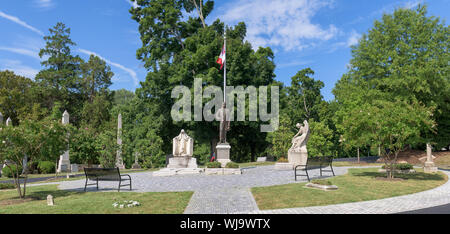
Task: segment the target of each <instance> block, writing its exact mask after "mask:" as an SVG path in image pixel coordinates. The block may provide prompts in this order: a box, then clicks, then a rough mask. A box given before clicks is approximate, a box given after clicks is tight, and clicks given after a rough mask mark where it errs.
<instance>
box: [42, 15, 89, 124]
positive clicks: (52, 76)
mask: <svg viewBox="0 0 450 234" xmlns="http://www.w3.org/2000/svg"><path fill="white" fill-rule="evenodd" d="M44 40H45V41H46V45H45V48H43V49H41V50H40V51H39V56H40V57H41V58H43V59H46V60H44V61H42V62H41V64H42V65H43V66H44V67H45V68H46V69H44V70H41V71H40V72H39V73H38V74H37V75H36V82H37V83H38V84H39V85H40V86H41V87H43V88H44V92H43V94H44V95H45V96H44V98H43V100H44V103H43V105H44V106H45V107H47V108H48V109H52V108H53V105H54V103H55V102H57V101H58V102H60V103H61V105H62V106H63V108H65V109H67V110H68V111H69V112H70V113H71V117H72V118H71V120H73V121H74V122H78V121H79V114H78V110H79V109H81V106H82V100H83V99H82V96H81V95H80V91H79V88H80V63H81V62H82V59H81V58H80V57H79V56H78V55H77V56H74V55H72V54H71V47H72V46H75V45H76V44H75V43H74V42H73V41H72V40H71V39H70V28H67V27H66V25H65V24H63V23H61V22H58V23H57V24H56V25H55V26H54V27H53V28H50V29H49V35H48V36H44Z"/></svg>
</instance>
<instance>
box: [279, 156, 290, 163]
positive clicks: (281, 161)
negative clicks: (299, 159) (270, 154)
mask: <svg viewBox="0 0 450 234" xmlns="http://www.w3.org/2000/svg"><path fill="white" fill-rule="evenodd" d="M277 162H279V163H287V162H289V160H288V159H287V158H285V157H280V158H279V159H278V160H277Z"/></svg>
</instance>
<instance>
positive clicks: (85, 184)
mask: <svg viewBox="0 0 450 234" xmlns="http://www.w3.org/2000/svg"><path fill="white" fill-rule="evenodd" d="M87 182H88V179H87V178H86V182H85V183H84V191H85V192H86V187H87Z"/></svg>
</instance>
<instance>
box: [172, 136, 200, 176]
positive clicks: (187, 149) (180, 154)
mask: <svg viewBox="0 0 450 234" xmlns="http://www.w3.org/2000/svg"><path fill="white" fill-rule="evenodd" d="M172 142H173V148H172V155H173V157H172V158H170V159H169V165H167V167H168V168H197V159H196V158H193V157H192V155H193V153H194V140H193V139H192V138H191V137H189V136H188V135H187V134H186V132H184V130H181V132H180V135H178V136H176V137H175V138H173V140H172Z"/></svg>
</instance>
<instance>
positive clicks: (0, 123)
mask: <svg viewBox="0 0 450 234" xmlns="http://www.w3.org/2000/svg"><path fill="white" fill-rule="evenodd" d="M2 124H3V114H2V112H0V126H2Z"/></svg>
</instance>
